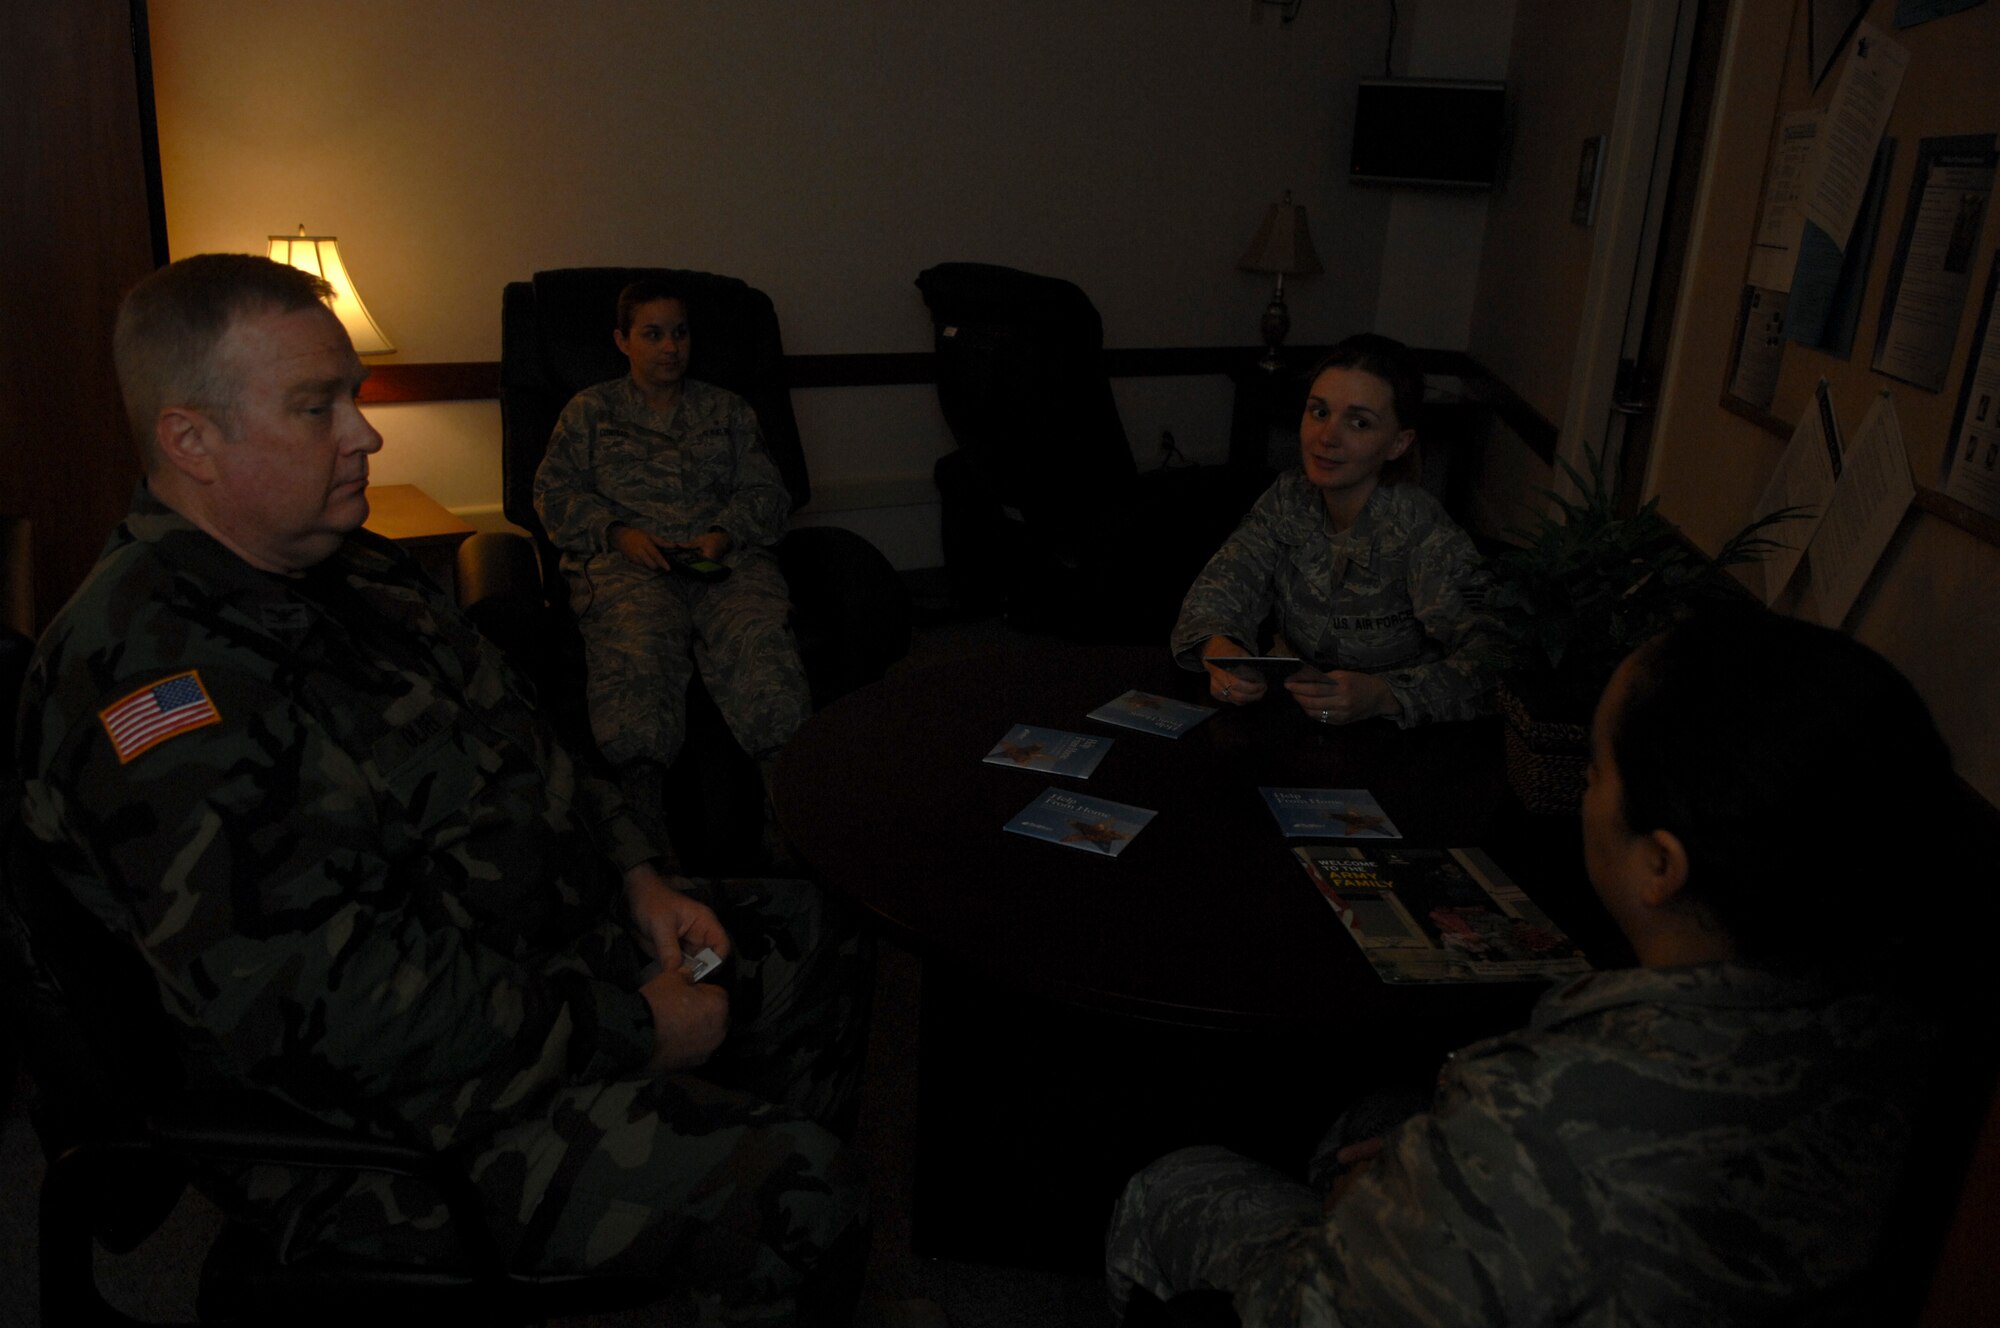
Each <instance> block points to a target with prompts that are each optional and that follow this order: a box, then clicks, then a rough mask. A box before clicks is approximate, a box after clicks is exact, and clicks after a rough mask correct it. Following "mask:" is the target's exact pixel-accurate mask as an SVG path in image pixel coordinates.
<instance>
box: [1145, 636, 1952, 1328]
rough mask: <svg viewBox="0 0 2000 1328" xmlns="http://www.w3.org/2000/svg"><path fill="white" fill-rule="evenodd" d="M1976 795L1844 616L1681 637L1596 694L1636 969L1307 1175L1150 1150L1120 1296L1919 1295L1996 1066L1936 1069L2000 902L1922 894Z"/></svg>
mask: <svg viewBox="0 0 2000 1328" xmlns="http://www.w3.org/2000/svg"><path fill="white" fill-rule="evenodd" d="M1960 806H1961V799H1960V796H1959V794H1958V792H1957V789H1956V786H1955V782H1954V778H1953V775H1952V771H1951V756H1950V752H1949V751H1948V749H1947V748H1946V746H1945V743H1944V740H1943V738H1942V737H1941V736H1940V735H1939V733H1938V730H1937V727H1936V725H1935V724H1934V723H1933V722H1932V720H1931V717H1930V715H1929V713H1928V712H1927V711H1926V710H1925V708H1924V704H1923V702H1922V701H1921V700H1920V699H1919V698H1918V696H1917V694H1916V691H1915V689H1914V688H1912V687H1911V686H1910V684H1909V683H1908V682H1907V681H1906V680H1905V679H1904V678H1903V677H1902V675H1900V674H1899V673H1897V672H1896V670H1895V669H1894V668H1893V667H1892V666H1891V665H1889V664H1888V663H1887V662H1886V661H1885V660H1883V659H1882V657H1881V656H1880V655H1877V654H1875V653H1874V652H1873V651H1871V650H1869V649H1867V648H1866V647H1865V646H1862V645H1860V644H1858V643H1856V642H1855V641H1853V640H1852V639H1851V638H1848V637H1846V636H1843V635H1841V634H1839V633H1837V632H1834V631H1830V630H1828V629H1826V628H1823V627H1818V626H1815V625H1812V624H1808V623H1803V622H1799V621H1797V620H1795V619H1790V618H1784V617H1781V616H1779V615H1777V614H1773V613H1769V612H1767V611H1765V610H1762V609H1747V610H1731V611H1727V612H1722V611H1715V612H1711V613H1709V614H1706V615H1703V616H1701V617H1697V618H1695V619H1691V620H1690V621H1688V622H1686V623H1683V624H1682V625H1680V626H1679V627H1676V628H1674V629H1672V630H1670V631H1669V632H1667V633H1666V634H1665V635H1663V636H1661V637H1658V638H1655V639H1654V640H1653V641H1651V642H1650V643H1648V644H1647V645H1645V646H1642V647H1641V648H1640V649H1639V650H1638V651H1637V652H1635V653H1634V654H1633V655H1632V656H1631V657H1630V658H1628V659H1627V660H1626V661H1625V662H1624V663H1623V664H1622V665H1621V666H1620V667H1619V669H1618V672H1617V673H1616V675H1615V676H1614V677H1613V678H1612V681H1611V684H1610V686H1609V687H1608V688H1606V690H1605V693H1604V696H1603V699H1602V700H1601V701H1600V702H1599V704H1598V708H1597V716H1596V721H1595V724H1594V725H1593V731H1592V735H1591V758H1590V773H1589V787H1588V791H1587V792H1586V793H1585V797H1584V806H1583V817H1582V821H1583V850H1584V853H1583V856H1584V865H1585V868H1586V871H1587V872H1588V874H1589V877H1590V881H1591V884H1592V886H1593V887H1595V889H1596V892H1597V895H1598V897H1599V898H1600V899H1601V900H1602V901H1603V904H1604V907H1605V909H1606V911H1607V912H1608V913H1609V914H1610V916H1611V918H1612V920H1613V921H1614V922H1615V923H1616V924H1617V925H1618V928H1619V930H1620V931H1621V932H1623V933H1624V935H1625V937H1626V939H1627V940H1628V941H1630V943H1631V946H1632V951H1633V953H1634V955H1635V956H1636V957H1637V960H1638V965H1637V966H1636V967H1633V968H1626V969H1618V970H1611V971H1604V972H1597V973H1590V974H1586V975H1584V976H1582V977H1579V978H1575V979H1573V980H1571V981H1569V982H1567V983H1564V984H1563V985H1561V986H1558V987H1556V988H1554V989H1552V990H1551V991H1549V992H1548V993H1547V994H1545V995H1544V996H1543V997H1542V998H1541V1000H1540V1002H1539V1003H1538V1004H1537V1005H1536V1006H1535V1009H1534V1012H1533V1014H1532V1015H1531V1016H1530V1018H1529V1021H1528V1025H1527V1027H1525V1028H1523V1029H1521V1030H1520V1031H1518V1032H1515V1033H1509V1034H1505V1035H1503V1036H1500V1037H1493V1038H1487V1039H1485V1040H1484V1041H1481V1042H1475V1043H1473V1044H1472V1045H1470V1046H1468V1047H1464V1048H1461V1049H1460V1050H1459V1051H1457V1052H1455V1053H1453V1054H1452V1055H1451V1056H1450V1057H1448V1058H1447V1059H1446V1060H1445V1063H1444V1066H1443V1068H1442V1069H1441V1070H1440V1072H1439V1074H1438V1078H1437V1084H1436V1088H1435V1092H1434V1094H1433V1095H1432V1096H1431V1098H1430V1102H1429V1105H1428V1108H1427V1109H1426V1110H1423V1111H1421V1112H1419V1113H1418V1114H1416V1115H1414V1116H1410V1117H1408V1118H1407V1119H1405V1120H1403V1121H1401V1122H1400V1123H1391V1122H1392V1120H1393V1117H1392V1118H1389V1119H1384V1118H1383V1116H1382V1114H1381V1113H1380V1112H1379V1111H1377V1112H1366V1111H1353V1112H1350V1113H1349V1114H1348V1115H1347V1116H1346V1117H1344V1118H1343V1119H1342V1120H1341V1121H1340V1122H1337V1123H1336V1125H1335V1127H1334V1130H1333V1131H1332V1132H1331V1133H1329V1135H1328V1137H1327V1139H1326V1141H1325V1142H1323V1143H1322V1144H1321V1145H1320V1150H1319V1155H1318V1156H1316V1157H1315V1158H1314V1159H1313V1163H1312V1166H1311V1167H1310V1168H1309V1169H1308V1171H1307V1173H1306V1174H1307V1177H1308V1179H1307V1180H1306V1181H1301V1180H1299V1179H1297V1178H1295V1177H1293V1176H1290V1175H1287V1174H1285V1173H1283V1172H1280V1171H1278V1170H1276V1169H1274V1168H1272V1167H1268V1166H1265V1165H1263V1164H1261V1163H1257V1162H1253V1161H1250V1160H1248V1159H1245V1158H1242V1157H1239V1156H1237V1155H1235V1154H1233V1153H1230V1152H1227V1151H1225V1150H1223V1149H1220V1148H1207V1147H1204V1148H1191V1149H1184V1150H1182V1151H1181V1152H1178V1153H1174V1154H1171V1155H1169V1156H1168V1157H1165V1158H1163V1159H1161V1160H1160V1161H1158V1162H1156V1163H1154V1164H1153V1165H1152V1166H1151V1167H1148V1168H1147V1169H1146V1170H1145V1171H1143V1172H1141V1173H1140V1175H1139V1176H1138V1177H1136V1178H1135V1179H1134V1180H1133V1182H1132V1184H1131V1185H1130V1186H1129V1187H1128V1188H1127V1189H1126V1192H1125V1196H1124V1198H1123V1200H1121V1202H1120V1204H1119V1207H1118V1211H1117V1215H1116V1216H1115V1217H1114V1219H1113V1222H1112V1228H1111V1233H1110V1237H1109V1242H1108V1250H1107V1255H1108V1268H1109V1273H1110V1281H1111V1291H1112V1296H1113V1299H1114V1301H1115V1302H1116V1303H1117V1304H1119V1305H1120V1306H1123V1305H1125V1304H1126V1303H1127V1302H1128V1300H1130V1301H1134V1303H1135V1304H1149V1303H1150V1302H1148V1301H1147V1299H1146V1297H1145V1296H1140V1295H1138V1293H1139V1292H1141V1291H1143V1292H1145V1293H1147V1295H1150V1296H1152V1297H1157V1298H1160V1299H1166V1298H1168V1297H1170V1296H1172V1295H1175V1294H1178V1293H1180V1292H1183V1291H1189V1290H1200V1289H1212V1290H1220V1291H1226V1292H1230V1293H1232V1295H1233V1299H1234V1301H1235V1305H1236V1308H1237V1311H1238V1313H1239V1314H1241V1316H1242V1319H1243V1322H1244V1323H1245V1324H1246V1325H1261V1326H1262V1328H1304V1326H1305V1325H1323V1324H1338V1323H1345V1324H1376V1323H1424V1324H1433V1325H1451V1326H1454V1328H1455V1326H1457V1325H1465V1326H1466V1328H1471V1326H1472V1325H1486V1324H1499V1323H1510V1324H1585V1323H1587V1324H1603V1325H1611V1324H1643V1325H1660V1326H1662V1328H1665V1326H1666V1325H1678V1324H1721V1323H1731V1324H1734V1323H1772V1322H1782V1323H1799V1322H1809V1323H1820V1322H1831V1321H1838V1322H1849V1321H1853V1322H1877V1323H1879V1322H1893V1321H1896V1316H1895V1315H1894V1314H1890V1313H1886V1312H1885V1311H1884V1304H1885V1303H1886V1302H1884V1301H1881V1300H1879V1299H1878V1298H1880V1297H1885V1296H1886V1297H1890V1298H1893V1297H1894V1296H1896V1295H1897V1294H1898V1293H1899V1292H1900V1291H1901V1290H1902V1288H1900V1287H1898V1286H1897V1285H1896V1284H1895V1281H1894V1278H1895V1277H1896V1276H1897V1275H1898V1274H1899V1273H1904V1272H1907V1270H1908V1269H1909V1268H1912V1267H1915V1266H1916V1265H1914V1264H1908V1263H1901V1262H1899V1261H1902V1260H1906V1259H1907V1258H1908V1257H1909V1256H1910V1255H1912V1254H1919V1255H1920V1254H1921V1251H1919V1250H1916V1249H1914V1248H1913V1247H1905V1246H1903V1245H1901V1244H1899V1242H1905V1241H1912V1240H1920V1239H1921V1236H1920V1235H1918V1236H1913V1235H1912V1233H1913V1232H1915V1231H1917V1230H1918V1229H1919V1228H1921V1226H1922V1224H1923V1217H1924V1215H1923V1214H1922V1213H1921V1212H1918V1211H1916V1210H1914V1209H1911V1208H1909V1207H1907V1206H1905V1205H1907V1204H1909V1203H1910V1202H1911V1196H1913V1195H1916V1194H1919V1193H1921V1191H1920V1190H1905V1188H1904V1186H1905V1185H1906V1184H1907V1183H1908V1182H1907V1181H1906V1178H1905V1174H1904V1173H1905V1168H1906V1167H1907V1166H1912V1165H1916V1163H1913V1162H1912V1157H1913V1155H1914V1156H1915V1157H1916V1158H1918V1159H1920V1160H1921V1162H1922V1164H1923V1165H1926V1166H1929V1165H1936V1164H1937V1163H1940V1162H1942V1161H1943V1152H1941V1151H1939V1150H1940V1148H1941V1145H1940V1144H1939V1143H1938V1142H1937V1138H1938V1137H1941V1134H1940V1131H1939V1129H1938V1127H1940V1126H1942V1127H1943V1130H1942V1133H1946V1134H1948V1133H1949V1132H1950V1130H1951V1129H1952V1128H1955V1127H1953V1126H1952V1124H1951V1116H1950V1114H1949V1113H1951V1112H1953V1111H1955V1110H1956V1106H1955V1104H1954V1103H1953V1102H1952V1101H1950V1100H1949V1099H1950V1094H1951V1092H1952V1091H1955V1089H1956V1088H1957V1087H1961V1086H1970V1085H1971V1084H1973V1083H1977V1084H1979V1085H1980V1087H1979V1093H1980V1100H1981V1101H1982V1102H1983V1101H1984V1094H1985V1093H1986V1092H1987V1091H1989V1090H1988V1088H1987V1087H1986V1086H1985V1085H1987V1084H1990V1079H1986V1078H1980V1077H1979V1074H1978V1073H1974V1074H1971V1075H1968V1076H1966V1077H1964V1078H1963V1079H1962V1080H1960V1079H1954V1078H1946V1079H1939V1078H1938V1077H1937V1076H1939V1075H1940V1074H1948V1075H1954V1076H1955V1075H1956V1074H1957V1071H1956V1069H1955V1068H1954V1067H1953V1065H1952V1064H1951V1063H1948V1062H1946V1061H1944V1060H1942V1059H1940V1057H1939V1054H1938V1053H1939V1051H1940V1048H1941V1046H1942V1045H1944V1043H1943V1040H1942V1039H1941V1038H1940V1036H1939V1030H1940V1019H1941V1018H1942V1017H1949V1018H1951V1019H1952V1020H1954V1022H1957V1023H1963V1024H1965V1025H1967V1026H1969V1027H1973V1028H1978V1027H1990V1023H1989V1022H1987V1021H1988V1019H1989V1016H1988V1015H1987V1014H1985V1013H1984V1012H1985V1011H1988V1010H1990V1008H1991V1003H1990V1001H1989V1000H1986V999H1984V998H1980V999H1977V1000H1974V999H1970V998H1968V997H1966V996H1965V995H1963V994H1962V993H1961V994H1959V995H1952V994H1951V993H1952V992H1953V991H1954V990H1956V989H1958V988H1963V989H1964V992H1971V991H1972V990H1974V984H1977V983H1981V982H1983V978H1976V977H1974V976H1973V975H1972V973H1971V972H1970V971H1969V969H1970V967H1971V966H1970V965H1969V964H1966V963H1963V962H1959V960H1960V959H1963V956H1959V957H1958V959H1954V958H1951V957H1948V956H1950V955H1954V954H1956V953H1957V952H1956V951H1952V950H1950V948H1949V942H1950V940H1951V938H1950V937H1949V936H1947V935H1945V934H1944V932H1943V930H1942V927H1948V926H1950V925H1951V923H1950V922H1948V921H1947V918H1948V916H1949V915H1950V913H1951V911H1952V909H1953V908H1954V907H1956V908H1957V909H1959V910H1961V911H1962V912H1969V911H1974V910H1977V911H1979V912H1981V913H1984V912H1985V911H1986V906H1985V904H1984V902H1983V900H1980V899H1978V898H1973V897H1968V898H1965V899H1963V900H1962V901H1961V902H1960V903H1959V904H1957V905H1955V906H1954V905H1943V906H1940V907H1938V908H1937V909H1935V910H1931V909H1927V908H1926V907H1924V906H1923V905H1922V904H1921V903H1919V902H1917V901H1918V900H1920V899H1921V897H1922V896H1921V890H1922V888H1923V887H1925V886H1928V885H1931V884H1933V883H1936V882H1942V881H1946V880H1949V879H1951V877H1952V873H1950V872H1948V871H1946V870H1943V867H1944V864H1948V863H1952V862H1956V861H1963V860H1964V858H1965V857H1966V856H1969V854H1968V850H1966V849H1965V848H1963V847H1961V846H1959V844H1958V843H1957V840H1958V839H1959V837H1960V835H1961V834H1962V829H1961V824H1962V823H1961V821H1960V820H1958V819H1956V818H1960V817H1962V816H1963V813H1962V812H1961V811H1959V810H1958V809H1959V808H1960ZM1861 813H1865V814H1866V819H1863V820H1857V819H1856V818H1857V814H1861ZM1885 849H1886V850H1887V851H1885ZM1885 859H1887V860H1888V861H1885ZM1939 893H1940V894H1944V893H1945V892H1939ZM1956 920H1957V921H1960V922H1962V921H1963V917H1962V915H1961V916H1960V917H1959V918H1957V919H1956ZM1912 942H1914V944H1912ZM1961 1011H1962V1013H1960V1012H1961ZM1953 1043H1954V1044H1955V1045H1959V1046H1961V1047H1962V1046H1963V1040H1961V1039H1953ZM1988 1054H1989V1053H1988V1052H1987V1051H1986V1049H1985V1045H1984V1044H1983V1043H1982V1044H1980V1045H1979V1046H1978V1047H1977V1049H1976V1050H1974V1051H1972V1052H1970V1053H1969V1054H1968V1053H1966V1052H1964V1051H1963V1050H1961V1051H1960V1053H1959V1054H1958V1055H1957V1056H1955V1057H1954V1061H1957V1060H1961V1059H1963V1060H1970V1059H1971V1058H1972V1057H1973V1056H1986V1055H1988ZM1983 1064H1990V1062H1985V1063H1983ZM1974 1068H1975V1070H1977V1069H1979V1068H1980V1067H1978V1066H1975V1067H1974ZM1364 1120H1365V1121H1367V1123H1366V1124H1363V1123H1362V1122H1363V1121H1364ZM1385 1127H1386V1128H1385ZM1942 1147H1943V1148H1944V1149H1945V1150H1946V1151H1948V1148H1949V1145H1948V1144H1947V1145H1943V1146H1942ZM1927 1150H1928V1151H1927ZM1920 1179H1921V1180H1923V1181H1924V1183H1925V1184H1926V1185H1928V1183H1929V1180H1930V1178H1929V1176H1928V1175H1924V1176H1921V1177H1920ZM1923 1266H1924V1267H1928V1264H1924V1265H1923Z"/></svg>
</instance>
